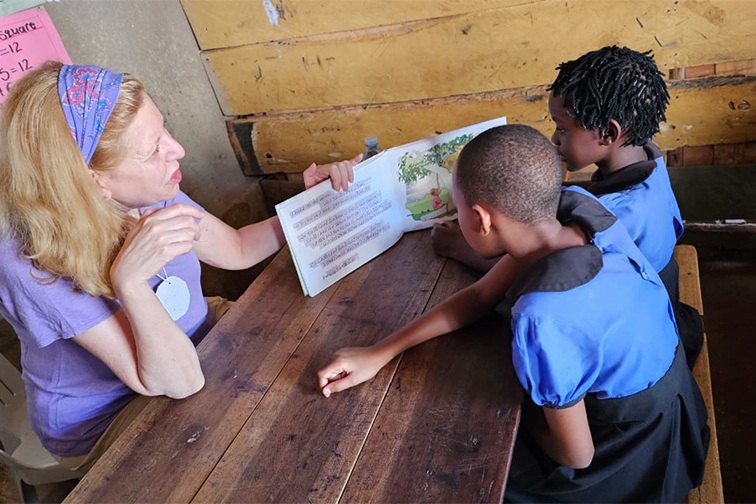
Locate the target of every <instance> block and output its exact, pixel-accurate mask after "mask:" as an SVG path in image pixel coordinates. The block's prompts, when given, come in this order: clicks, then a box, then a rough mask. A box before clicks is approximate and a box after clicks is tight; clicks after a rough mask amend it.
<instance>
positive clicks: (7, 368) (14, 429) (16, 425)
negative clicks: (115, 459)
mask: <svg viewBox="0 0 756 504" xmlns="http://www.w3.org/2000/svg"><path fill="white" fill-rule="evenodd" d="M0 442H2V444H3V446H2V449H0V461H2V462H3V463H4V464H5V465H7V466H8V467H10V468H11V470H12V471H13V475H14V479H15V480H16V487H17V488H18V493H19V496H20V497H21V501H22V502H25V503H31V502H38V498H37V492H36V490H35V488H34V485H43V484H46V483H57V482H60V481H68V480H72V479H78V478H81V477H82V476H83V473H79V472H76V471H72V470H70V469H67V468H65V467H63V466H62V465H60V463H59V462H58V460H57V459H56V458H55V457H53V456H52V455H51V454H50V452H48V451H47V450H46V449H45V448H44V447H43V446H42V443H41V442H40V440H39V438H38V437H37V435H36V434H35V433H34V431H32V429H31V426H30V425H29V417H28V415H27V413H26V392H25V391H24V383H23V380H22V379H21V373H20V372H19V371H18V369H16V367H15V366H14V365H13V364H11V363H10V362H9V361H8V359H6V358H5V356H3V355H2V354H0Z"/></svg>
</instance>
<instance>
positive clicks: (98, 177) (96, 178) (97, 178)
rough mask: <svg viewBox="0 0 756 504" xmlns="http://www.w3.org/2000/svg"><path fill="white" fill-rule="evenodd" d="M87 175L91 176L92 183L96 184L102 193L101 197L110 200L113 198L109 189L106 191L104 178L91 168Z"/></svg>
mask: <svg viewBox="0 0 756 504" xmlns="http://www.w3.org/2000/svg"><path fill="white" fill-rule="evenodd" d="M89 174H90V175H91V176H92V180H94V183H95V184H97V187H99V188H100V191H101V192H102V194H103V196H105V199H110V198H111V197H112V196H113V193H112V192H111V191H110V189H108V186H107V184H106V183H105V179H104V177H103V176H102V175H101V174H100V173H98V172H96V171H95V170H93V169H91V168H90V169H89Z"/></svg>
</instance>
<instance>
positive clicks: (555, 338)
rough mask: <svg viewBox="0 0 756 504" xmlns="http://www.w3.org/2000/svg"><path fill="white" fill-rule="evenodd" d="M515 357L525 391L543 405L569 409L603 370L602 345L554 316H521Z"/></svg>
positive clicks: (514, 343)
mask: <svg viewBox="0 0 756 504" xmlns="http://www.w3.org/2000/svg"><path fill="white" fill-rule="evenodd" d="M512 329H513V333H514V338H513V339H512V360H513V362H514V368H515V372H516V373H517V377H518V379H519V380H520V383H521V384H522V386H523V387H524V388H525V391H526V392H527V394H528V395H529V396H530V398H531V399H532V400H533V402H534V403H535V404H537V405H539V406H547V407H552V408H566V407H569V406H572V405H573V404H574V403H576V402H578V401H579V400H580V399H582V398H583V396H584V395H585V394H586V393H587V392H588V391H589V389H590V388H591V386H592V385H593V384H594V382H595V381H596V379H597V377H598V374H599V370H600V369H601V361H602V356H603V354H602V349H601V345H600V344H599V343H598V342H596V341H595V340H594V339H593V338H591V337H589V336H588V335H586V334H584V333H583V332H582V331H579V330H577V329H575V328H573V327H571V326H570V325H568V324H565V323H564V322H563V321H561V320H558V319H556V318H554V317H552V316H517V318H514V314H513V322H512Z"/></svg>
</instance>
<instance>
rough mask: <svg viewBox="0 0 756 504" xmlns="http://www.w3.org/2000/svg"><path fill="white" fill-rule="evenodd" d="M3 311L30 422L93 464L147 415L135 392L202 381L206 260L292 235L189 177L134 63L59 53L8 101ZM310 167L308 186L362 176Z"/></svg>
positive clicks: (70, 460)
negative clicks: (223, 211) (228, 213)
mask: <svg viewBox="0 0 756 504" xmlns="http://www.w3.org/2000/svg"><path fill="white" fill-rule="evenodd" d="M2 127H3V141H4V146H3V147H4V148H3V153H2V165H0V226H1V229H0V314H2V316H4V317H5V318H6V319H8V321H10V323H11V324H12V325H13V327H14V329H15V330H16V332H17V333H18V335H19V338H20V341H21V349H22V361H21V364H22V368H23V376H24V382H25V385H26V391H27V396H28V407H29V416H30V420H31V424H32V427H33V429H34V430H35V432H36V433H37V434H38V435H39V437H40V439H41V440H42V443H43V445H44V446H45V447H46V448H47V449H48V450H49V451H50V452H52V453H53V454H54V455H56V456H58V457H59V458H60V459H61V461H62V462H63V463H64V465H67V466H68V467H71V468H73V469H79V470H80V471H86V470H87V469H88V468H89V467H90V466H91V465H92V463H94V461H95V460H96V459H97V458H98V457H99V455H100V454H101V453H102V451H103V450H104V449H105V448H106V447H107V445H108V444H110V443H111V442H112V440H113V439H114V438H115V436H116V435H117V433H118V432H119V431H120V430H122V428H123V426H125V425H126V424H128V422H129V421H130V419H131V418H132V417H133V416H134V415H135V414H136V413H137V412H138V411H139V409H140V408H141V405H142V403H143V402H144V401H143V400H139V399H137V400H136V401H135V398H138V397H139V396H157V395H166V396H168V397H172V398H184V397H187V396H189V395H191V394H194V393H195V392H197V391H198V390H200V389H201V388H202V386H203V384H204V377H203V374H202V369H201V368H200V363H199V359H198V356H197V353H196V351H195V345H196V344H197V343H198V342H199V341H200V340H201V338H202V337H203V336H204V335H205V334H206V333H207V331H208V330H209V328H210V326H211V325H212V324H213V323H214V321H215V318H216V316H215V315H214V314H213V313H212V310H209V309H208V304H207V302H206V300H205V298H204V297H203V295H202V289H201V286H200V261H202V262H206V263H208V264H211V265H213V266H216V267H219V268H225V269H242V268H248V267H250V266H252V265H254V264H256V263H258V262H260V261H261V260H263V259H265V258H266V257H268V256H270V255H271V254H273V253H274V252H276V251H277V250H279V249H280V248H281V247H282V246H283V244H284V237H283V232H282V230H281V226H280V224H279V222H278V220H277V218H271V219H268V220H265V221H262V222H259V223H255V224H252V225H249V226H246V227H243V228H241V229H239V230H236V229H233V228H231V227H229V226H228V225H226V224H224V223H223V222H222V221H221V220H219V219H218V218H216V217H214V216H213V215H211V214H209V213H207V212H205V211H204V210H203V209H202V207H200V206H199V205H198V204H196V203H195V202H194V201H192V200H191V199H190V198H189V197H188V196H187V195H186V194H184V193H183V192H181V190H180V189H179V183H180V182H181V170H180V167H179V161H180V160H181V158H183V156H184V149H183V148H182V146H181V145H180V144H179V143H178V142H177V141H176V140H175V139H174V138H173V137H172V136H171V135H170V133H169V132H168V131H167V130H166V129H165V126H164V122H163V116H162V115H161V113H160V111H159V110H158V109H157V107H156V106H155V104H154V103H153V102H152V100H151V99H150V97H149V96H148V95H147V94H146V93H145V91H144V89H143V86H142V84H141V83H140V82H139V80H137V79H136V78H134V77H133V76H130V75H129V74H117V73H114V72H111V71H110V70H107V69H104V68H100V67H96V66H75V65H61V64H60V63H54V62H48V63H46V64H44V65H43V66H41V67H40V68H38V69H36V70H35V71H33V72H31V73H29V74H28V75H27V76H25V77H24V78H23V79H22V80H20V81H19V82H17V83H16V85H15V86H14V88H13V90H12V92H11V94H10V96H9V97H8V100H7V101H6V103H5V105H4V110H3V125H2ZM359 160H360V156H358V157H356V158H355V159H352V160H351V161H342V162H339V163H333V164H330V165H323V166H316V165H315V164H313V165H312V166H310V167H309V168H308V169H307V170H306V171H305V185H306V186H307V187H310V186H312V185H314V184H316V183H318V182H321V181H323V180H325V179H326V178H329V177H330V178H331V182H332V185H333V187H334V189H337V190H341V189H343V190H346V188H347V185H348V182H350V181H352V180H353V172H352V167H353V165H354V164H356V163H357V162H358V161H359Z"/></svg>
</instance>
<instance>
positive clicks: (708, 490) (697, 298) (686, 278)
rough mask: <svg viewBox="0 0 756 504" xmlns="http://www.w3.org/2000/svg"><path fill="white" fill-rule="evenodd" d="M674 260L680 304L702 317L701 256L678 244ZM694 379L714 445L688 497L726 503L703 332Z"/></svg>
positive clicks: (693, 503)
mask: <svg viewBox="0 0 756 504" xmlns="http://www.w3.org/2000/svg"><path fill="white" fill-rule="evenodd" d="M675 259H677V263H678V264H679V266H680V301H682V302H683V303H687V304H689V305H690V306H692V307H694V308H695V309H697V310H698V312H699V313H700V314H701V315H703V313H704V311H703V299H702V297H701V281H700V279H699V276H698V254H697V253H696V248H695V247H693V246H692V245H678V246H677V247H675ZM693 376H694V377H695V379H696V382H698V387H699V388H700V389H701V394H702V395H703V398H704V401H706V409H707V411H708V414H709V427H710V428H711V442H710V443H709V454H708V456H707V457H706V470H705V472H704V478H703V483H702V484H701V486H699V487H698V488H695V489H693V490H692V491H691V492H690V493H689V494H688V499H687V502H688V503H690V504H710V503H723V502H724V491H723V489H722V473H721V470H720V467H719V445H718V444H717V425H716V421H715V418H714V399H713V396H712V388H711V371H710V369H709V348H708V344H707V340H706V333H704V342H703V348H702V349H701V354H700V355H699V356H698V360H697V361H696V365H695V367H694V368H693Z"/></svg>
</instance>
